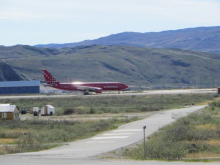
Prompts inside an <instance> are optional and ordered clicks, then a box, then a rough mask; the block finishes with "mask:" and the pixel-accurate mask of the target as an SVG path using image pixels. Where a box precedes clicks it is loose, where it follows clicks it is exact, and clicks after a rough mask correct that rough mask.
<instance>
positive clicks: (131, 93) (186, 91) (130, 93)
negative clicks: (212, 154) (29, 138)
mask: <svg viewBox="0 0 220 165" xmlns="http://www.w3.org/2000/svg"><path fill="white" fill-rule="evenodd" d="M205 93H206V94H215V93H216V94H217V89H216V88H212V89H176V90H148V91H143V92H135V91H126V92H124V91H122V92H120V94H118V93H117V92H109V93H106V92H104V93H102V94H96V93H92V94H91V95H83V93H78V94H37V95H14V96H13V95H9V96H0V99H21V98H65V97H105V96H134V95H136V96H138V95H156V94H166V95H167V94H205Z"/></svg>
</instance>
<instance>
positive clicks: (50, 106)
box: [46, 105, 54, 108]
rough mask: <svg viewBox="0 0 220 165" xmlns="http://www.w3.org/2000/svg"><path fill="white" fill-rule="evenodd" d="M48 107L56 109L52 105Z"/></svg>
mask: <svg viewBox="0 0 220 165" xmlns="http://www.w3.org/2000/svg"><path fill="white" fill-rule="evenodd" d="M46 106H47V107H49V108H54V107H53V106H52V105H46Z"/></svg>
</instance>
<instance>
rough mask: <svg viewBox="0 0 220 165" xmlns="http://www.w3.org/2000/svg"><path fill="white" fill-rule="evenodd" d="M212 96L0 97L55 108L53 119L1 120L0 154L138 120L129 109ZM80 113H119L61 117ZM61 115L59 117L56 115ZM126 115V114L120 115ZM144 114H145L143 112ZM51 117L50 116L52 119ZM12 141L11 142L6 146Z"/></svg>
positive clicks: (151, 108)
mask: <svg viewBox="0 0 220 165" xmlns="http://www.w3.org/2000/svg"><path fill="white" fill-rule="evenodd" d="M213 98H215V95H210V94H200V95H198V94H189V95H169V96H168V95H151V96H109V97H74V98H47V99H13V100H8V99H6V100H1V103H9V102H13V104H16V105H17V106H19V107H22V106H26V107H28V108H29V109H31V108H32V107H35V106H42V105H46V104H51V105H53V106H55V108H56V116H54V118H56V119H55V120H49V118H47V119H46V120H45V119H44V120H40V119H39V118H38V117H32V118H31V119H29V120H20V121H16V120H15V121H0V125H1V127H0V144H5V145H6V146H3V147H2V146H1V147H0V154H7V153H17V152H27V151H38V150H43V149H48V148H51V147H55V146H57V145H60V144H62V143H63V142H69V141H74V140H78V139H82V138H87V137H90V136H93V135H95V134H97V133H99V132H102V131H105V130H109V129H114V128H117V127H118V126H119V125H121V124H124V123H128V122H131V121H134V120H137V119H138V118H137V117H126V115H125V114H128V113H130V112H135V113H146V112H152V111H158V110H163V109H171V108H179V107H184V106H187V105H192V104H199V103H202V102H206V101H207V100H212V99H213ZM72 114H75V115H78V116H79V117H80V116H82V115H83V114H84V115H86V116H87V117H88V116H91V117H97V116H98V115H99V114H103V115H104V114H110V116H111V114H121V115H119V116H120V117H114V115H112V117H111V118H109V119H105V120H100V119H98V118H97V119H96V120H81V121H80V120H77V121H75V120H65V118H63V116H65V115H66V116H70V115H72ZM60 115H62V118H61V119H59V117H61V116H60ZM123 116H125V117H123ZM143 116H144V115H143ZM52 118H53V116H52V117H51V119H52ZM8 144H12V145H8Z"/></svg>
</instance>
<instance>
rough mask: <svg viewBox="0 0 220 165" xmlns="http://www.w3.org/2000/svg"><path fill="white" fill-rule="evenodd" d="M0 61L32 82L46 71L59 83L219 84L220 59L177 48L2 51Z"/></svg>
mask: <svg viewBox="0 0 220 165" xmlns="http://www.w3.org/2000/svg"><path fill="white" fill-rule="evenodd" d="M0 58H1V59H4V60H5V61H6V63H8V64H10V65H11V66H13V68H14V69H15V70H17V71H19V72H20V73H22V74H24V75H25V76H27V77H29V78H31V79H40V80H44V78H43V76H42V74H41V70H42V69H47V70H48V71H49V72H51V73H52V74H53V75H54V76H55V77H56V78H57V79H58V80H59V81H66V82H67V78H68V77H70V78H71V79H72V80H75V81H119V82H124V83H126V84H128V85H135V86H147V87H148V86H154V87H156V86H188V85H191V86H192V85H193V86H195V85H197V86H213V85H217V84H220V78H219V76H218V75H220V60H219V59H220V57H219V55H216V54H207V53H201V52H193V51H183V50H178V49H153V48H138V47H131V46H81V47H75V48H65V49H53V48H36V47H31V46H13V47H0Z"/></svg>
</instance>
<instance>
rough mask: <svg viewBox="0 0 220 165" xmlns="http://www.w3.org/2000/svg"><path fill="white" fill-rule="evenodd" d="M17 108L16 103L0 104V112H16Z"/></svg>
mask: <svg viewBox="0 0 220 165" xmlns="http://www.w3.org/2000/svg"><path fill="white" fill-rule="evenodd" d="M15 109H16V105H10V104H8V105H6V104H0V112H14V111H15Z"/></svg>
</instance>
